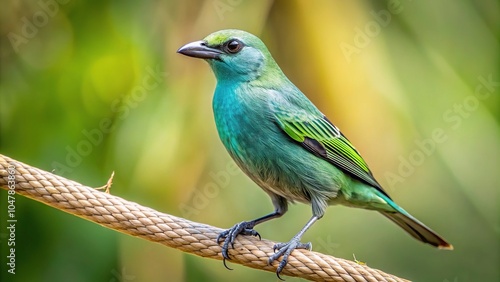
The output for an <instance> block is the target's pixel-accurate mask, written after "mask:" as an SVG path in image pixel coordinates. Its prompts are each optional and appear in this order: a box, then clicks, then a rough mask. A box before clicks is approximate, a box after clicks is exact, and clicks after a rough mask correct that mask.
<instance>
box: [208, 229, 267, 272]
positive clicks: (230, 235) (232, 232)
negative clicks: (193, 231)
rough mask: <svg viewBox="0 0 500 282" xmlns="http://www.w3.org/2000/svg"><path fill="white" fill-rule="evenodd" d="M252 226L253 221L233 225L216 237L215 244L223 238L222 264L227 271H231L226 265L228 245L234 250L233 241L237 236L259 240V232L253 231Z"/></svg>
mask: <svg viewBox="0 0 500 282" xmlns="http://www.w3.org/2000/svg"><path fill="white" fill-rule="evenodd" d="M254 226H255V222H253V221H243V222H240V223H237V224H235V225H234V226H233V227H231V228H229V229H228V230H225V231H222V232H221V233H220V234H219V236H217V244H219V242H220V241H221V239H222V238H225V239H224V244H222V258H223V260H222V262H223V263H224V266H225V267H226V268H227V269H231V268H229V267H227V265H226V259H228V260H230V259H231V258H230V257H229V254H228V250H229V245H231V247H232V248H233V249H234V241H235V240H236V237H237V236H238V235H239V234H242V235H252V236H257V237H259V240H260V239H261V238H260V234H259V232H257V231H255V230H254V229H253V227H254Z"/></svg>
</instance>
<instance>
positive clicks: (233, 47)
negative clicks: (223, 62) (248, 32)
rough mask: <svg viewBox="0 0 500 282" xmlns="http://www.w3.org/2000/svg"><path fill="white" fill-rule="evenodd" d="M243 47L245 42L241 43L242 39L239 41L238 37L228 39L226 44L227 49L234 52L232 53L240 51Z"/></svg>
mask: <svg viewBox="0 0 500 282" xmlns="http://www.w3.org/2000/svg"><path fill="white" fill-rule="evenodd" d="M242 48H243V43H241V42H240V41H238V40H236V39H234V40H231V41H228V42H227V43H226V44H225V45H224V49H225V51H227V52H229V53H232V54H235V53H238V52H239V51H240V50H241V49H242Z"/></svg>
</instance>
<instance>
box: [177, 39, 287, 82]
mask: <svg viewBox="0 0 500 282" xmlns="http://www.w3.org/2000/svg"><path fill="white" fill-rule="evenodd" d="M177 52H178V53H181V54H183V55H186V56H190V57H195V58H200V59H204V60H206V61H207V62H208V63H209V64H210V66H211V67H212V70H213V71H214V73H215V76H216V78H217V80H218V81H219V82H224V81H225V82H229V81H231V82H237V81H253V80H255V79H257V78H259V77H261V76H263V75H266V74H272V75H273V76H275V75H280V76H281V75H282V73H281V70H280V69H279V67H278V65H277V64H276V62H275V61H274V59H273V58H272V56H271V54H270V53H269V51H268V50H267V47H266V45H264V43H263V42H262V41H261V40H260V39H259V38H258V37H257V36H255V35H253V34H250V33H248V32H245V31H241V30H236V29H227V30H221V31H217V32H214V33H212V34H210V35H208V36H207V37H205V38H204V39H203V40H200V41H195V42H191V43H188V44H186V45H184V46H182V47H181V48H180V49H179V50H178V51H177Z"/></svg>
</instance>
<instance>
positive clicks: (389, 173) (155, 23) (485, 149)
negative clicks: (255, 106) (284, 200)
mask: <svg viewBox="0 0 500 282" xmlns="http://www.w3.org/2000/svg"><path fill="white" fill-rule="evenodd" d="M499 11H500V7H499V4H498V2H497V1H493V0H490V1H472V0H469V1H466V0H463V1H449V0H448V1H411V0H401V1H398V0H390V1H376V2H375V1H373V2H372V1H361V0H358V1H264V0H258V1H243V0H209V1H195V0H187V1H167V0H165V1H116V0H115V1H110V0H107V1H106V0H105V1H76V0H73V1H72V0H64V1H63V0H61V1H55V0H41V1H38V0H33V1H16V0H7V1H4V3H3V5H2V9H1V10H0V17H1V27H0V28H1V38H2V40H1V41H0V56H1V57H0V59H1V66H0V126H1V131H0V132H1V139H0V141H1V143H0V152H1V153H2V154H5V155H8V156H11V157H13V158H15V159H18V160H21V161H24V162H26V163H28V164H31V165H34V166H37V167H40V168H43V169H45V170H52V169H54V170H55V173H58V174H62V175H64V176H66V177H68V178H70V179H74V180H77V181H79V182H81V183H84V184H87V185H90V186H96V187H97V186H101V185H103V184H104V183H105V182H106V181H107V179H108V177H109V175H110V173H111V171H115V173H116V176H115V179H114V185H113V187H112V190H111V192H112V193H113V194H115V195H119V196H122V197H124V198H126V199H128V200H131V201H136V202H139V203H141V204H143V205H147V206H151V207H152V208H155V209H159V210H161V211H165V212H168V213H172V214H175V215H179V216H184V217H187V218H189V219H192V220H196V221H201V222H205V223H208V224H212V225H216V226H221V227H229V226H231V225H232V224H234V223H235V222H238V221H241V220H247V219H252V218H255V217H258V216H261V215H263V214H265V213H268V212H270V211H271V209H272V206H271V203H270V201H269V200H268V199H267V196H266V195H265V193H262V192H261V191H260V190H259V189H258V188H257V187H256V185H255V184H253V183H252V182H251V181H250V180H249V179H247V178H246V176H244V175H243V174H242V173H241V172H240V171H238V170H237V169H235V168H234V164H233V163H232V161H231V160H230V158H229V157H228V155H227V154H226V152H225V150H224V148H223V147H222V145H221V144H220V142H219V140H218V137H217V135H216V130H215V126H214V122H213V118H212V113H211V98H212V92H213V89H214V86H215V79H214V77H213V75H212V73H211V71H210V70H209V67H208V66H207V65H206V64H205V63H204V62H202V61H200V60H194V59H190V58H186V57H183V56H180V55H178V54H176V52H175V51H176V50H177V48H178V47H180V46H181V45H183V44H185V43H187V42H190V41H194V40H199V39H201V38H203V37H204V36H206V35H207V34H209V33H211V32H213V31H216V30H219V29H224V28H239V29H244V30H247V31H250V32H252V33H255V34H257V35H259V36H261V38H262V39H263V40H264V42H265V43H266V44H267V46H268V47H269V49H270V50H271V53H272V54H273V55H274V57H275V59H276V60H277V61H278V63H279V65H280V66H281V67H282V69H283V70H284V72H285V73H286V74H287V75H288V76H289V78H290V79H291V80H292V81H293V82H294V83H296V84H297V86H299V88H300V89H302V90H303V92H304V93H306V95H307V96H308V97H309V98H310V99H311V100H313V101H314V102H315V103H316V104H317V105H318V107H319V108H320V109H321V110H322V111H323V112H324V113H325V114H326V115H327V116H329V117H330V119H331V120H332V121H334V122H335V123H336V124H337V125H338V126H339V127H340V128H341V129H342V130H343V132H344V133H345V134H346V135H347V136H348V137H349V138H350V139H351V141H352V142H353V143H354V144H355V145H356V146H357V148H358V149H359V151H361V153H362V154H363V156H364V157H365V159H366V160H367V162H368V163H369V164H370V166H371V168H372V170H373V171H374V173H375V176H376V177H377V178H378V179H379V181H380V182H381V183H382V185H383V186H384V187H386V189H387V191H388V192H389V194H391V195H392V196H393V198H394V199H395V200H396V201H397V202H398V203H399V204H400V205H401V206H403V207H404V208H405V209H406V210H408V211H410V212H411V213H412V214H413V215H415V216H416V217H417V218H419V219H420V220H422V221H423V222H425V223H426V224H428V225H429V226H430V227H432V228H433V229H435V230H436V231H438V232H439V233H440V234H442V235H443V236H444V237H445V238H447V239H448V240H449V241H450V242H451V243H453V245H454V246H455V250H454V251H452V252H445V251H438V250H435V249H432V248H431V247H429V246H425V245H422V244H420V243H418V242H416V241H415V240H414V239H412V238H410V237H409V236H407V235H406V234H405V233H404V232H403V231H401V230H399V228H397V227H396V226H395V225H394V224H392V223H390V222H389V221H387V220H386V219H384V218H383V217H381V216H380V215H379V214H377V213H375V212H368V211H362V210H354V209H348V208H344V207H331V208H329V209H328V211H327V214H326V216H325V217H324V218H323V219H322V220H321V221H319V222H318V223H317V224H316V225H315V226H314V227H313V228H312V229H311V230H310V231H308V233H306V235H305V237H304V240H308V241H312V242H313V246H314V249H315V250H317V251H322V252H326V253H329V254H332V255H335V256H338V257H343V258H352V254H353V253H354V254H355V255H356V258H358V259H359V260H362V261H364V262H367V263H368V265H370V266H372V267H376V268H380V269H382V270H384V271H387V272H390V273H393V274H396V275H400V276H402V277H406V278H409V279H413V280H416V281H496V280H498V279H499V277H500V274H499V270H498V265H499V264H500V258H499V252H498V250H499V247H500V246H499V237H500V236H499V232H500V221H499V211H498V200H499V197H498V190H499V188H500V187H499V186H500V178H499V176H498V170H499V167H500V152H499V145H500V130H499V129H500V128H499V122H500V107H499V93H500V73H499V65H500V64H499V63H500V60H499V39H500V38H499V26H500V15H499ZM0 196H1V197H0V201H1V202H0V207H1V211H0V214H1V223H0V226H1V228H2V229H1V230H0V237H1V239H2V241H1V244H0V248H1V257H0V262H1V268H0V269H1V270H2V273H1V274H0V275H1V277H2V281H256V279H264V280H274V279H276V278H275V276H274V275H273V274H272V273H266V272H261V271H257V270H252V269H247V268H244V267H239V266H237V265H231V266H232V267H234V268H235V270H234V271H228V270H226V269H225V268H224V267H223V266H222V263H221V262H218V261H211V260H206V259H201V258H198V257H194V256H191V255H185V254H182V253H181V252H179V251H176V250H170V249H167V248H165V247H161V246H159V245H156V244H153V243H150V242H146V241H143V240H140V239H136V238H132V237H129V236H126V235H122V234H118V233H116V232H113V231H110V230H107V229H105V228H102V227H101V226H98V225H96V224H92V223H89V222H86V221H85V220H82V219H79V218H76V217H74V216H70V215H67V214H65V213H63V212H60V211H57V210H54V209H52V208H49V207H46V206H44V205H42V204H40V203H37V202H34V201H32V200H28V199H25V198H23V197H20V196H19V197H17V198H16V216H17V219H18V223H17V225H16V258H17V260H16V262H17V265H16V275H15V276H12V275H10V274H7V273H6V258H5V257H6V255H7V251H6V241H5V240H6V238H7V236H8V233H6V228H5V224H6V221H5V218H6V206H7V205H6V204H5V203H6V192H5V191H3V190H2V191H0ZM309 216H310V208H309V207H307V206H305V205H295V206H292V208H291V210H290V211H289V213H288V214H287V215H285V216H284V217H283V218H281V219H278V220H275V221H271V222H269V223H266V224H263V225H262V226H259V227H258V230H259V232H260V233H261V234H262V235H263V236H264V237H266V238H269V239H273V240H277V241H286V240H289V239H290V238H291V236H293V235H294V234H295V233H296V232H297V231H298V230H299V229H300V228H301V227H302V225H303V224H304V223H305V222H306V221H307V219H308V218H309ZM297 280H298V279H292V278H288V279H287V281H297Z"/></svg>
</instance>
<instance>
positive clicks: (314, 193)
mask: <svg viewBox="0 0 500 282" xmlns="http://www.w3.org/2000/svg"><path fill="white" fill-rule="evenodd" d="M178 53H181V54H183V55H186V56H191V57H195V58H200V59H204V60H206V61H207V62H208V64H209V65H210V67H211V68H212V70H213V72H214V74H215V77H216V78H217V86H216V88H215V94H214V98H213V111H214V116H215V123H216V126H217V130H218V133H219V137H220V139H221V140H222V143H223V144H224V146H225V147H226V149H227V151H228V152H229V154H230V155H231V157H232V158H233V159H234V161H235V162H236V163H237V164H238V166H239V167H240V168H241V169H242V170H243V171H244V172H245V173H246V174H247V175H248V176H249V177H250V178H251V179H252V180H253V181H254V182H255V183H256V184H257V185H259V186H260V187H261V188H262V189H263V190H264V191H265V192H266V193H267V194H268V195H269V197H271V200H272V203H273V205H274V212H272V213H270V214H268V215H265V216H263V217H260V218H257V219H254V220H250V221H243V222H240V223H237V224H235V225H234V226H233V227H232V228H230V229H228V230H226V231H224V232H222V233H221V234H220V235H219V237H218V241H220V240H222V239H223V240H224V243H223V245H222V256H223V258H224V260H225V259H229V255H228V249H229V246H230V245H231V246H232V245H233V242H234V241H235V239H236V237H237V236H238V235H239V234H242V235H254V236H259V234H258V233H257V231H255V230H254V227H255V226H256V225H257V224H260V223H263V222H265V221H268V220H270V219H273V218H277V217H280V216H282V215H283V214H285V213H286V211H287V209H288V203H293V202H301V203H305V204H310V205H311V207H312V217H311V219H310V220H309V221H308V222H307V223H306V224H305V226H304V227H303V228H302V229H301V230H300V231H299V232H298V233H297V234H296V235H295V236H294V237H293V238H292V239H291V240H290V241H289V242H288V243H278V244H276V245H275V246H274V250H275V253H274V254H273V255H272V256H270V257H269V263H270V264H272V262H273V261H275V260H277V259H278V258H280V257H281V256H283V258H282V260H281V262H280V263H279V264H278V266H277V270H276V273H277V274H278V277H279V273H280V272H281V271H282V270H283V268H284V267H285V266H286V264H287V260H288V257H289V255H290V254H291V252H292V251H293V250H294V249H297V248H303V249H309V250H310V249H311V243H302V242H301V237H302V235H304V233H305V232H306V231H307V229H309V228H310V227H311V226H312V225H313V224H314V223H315V222H316V221H317V220H318V219H320V218H322V217H323V215H324V214H325V211H326V208H327V207H328V206H329V205H334V204H342V205H346V206H350V207H356V208H364V209H369V210H375V211H378V212H380V213H381V214H383V215H384V216H386V217H387V218H389V219H390V220H391V221H393V222H394V223H396V224H397V225H398V226H400V227H401V228H403V229H404V230H405V231H406V232H408V233H409V234H410V235H411V236H413V237H414V238H416V239H417V240H419V241H422V242H424V243H427V244H430V245H432V246H435V247H437V248H440V249H453V247H452V245H451V244H449V243H448V242H446V240H444V239H443V238H442V237H441V236H439V235H438V234H436V233H435V232H434V231H432V230H431V229H430V228H428V227H427V226H425V225H424V224H422V223H421V222H420V221H418V220H417V219H415V218H414V217H413V216H411V215H410V214H409V213H408V212H406V211H405V210H403V209H402V208H401V207H399V206H398V205H397V204H396V203H394V201H393V200H392V199H391V198H390V197H389V195H388V194H387V192H386V191H384V189H383V188H382V187H381V185H380V184H379V183H378V182H377V180H375V178H374V176H373V174H372V172H371V171H370V169H369V167H368V165H367V164H366V162H365V161H364V160H363V158H362V157H361V156H360V154H359V153H358V151H357V150H356V149H355V148H354V146H353V145H352V144H351V142H349V140H348V139H347V138H346V137H345V136H344V135H343V134H342V132H340V130H339V129H338V128H337V127H336V126H335V125H333V124H332V122H331V121H330V120H329V119H328V118H327V117H326V116H325V115H324V114H323V113H321V112H320V111H319V110H318V108H317V107H316V106H315V105H314V104H313V103H312V102H311V101H310V100H309V99H308V98H307V97H306V96H305V95H304V94H303V93H302V92H301V91H300V90H299V89H298V88H297V87H296V86H295V85H294V84H293V83H292V82H291V81H290V80H289V79H288V78H287V77H286V76H285V74H284V73H283V72H282V71H281V69H280V67H279V66H278V65H277V64H276V62H275V61H274V59H273V57H272V56H271V54H270V53H269V51H268V49H267V47H266V46H265V45H264V43H263V42H262V41H261V40H260V39H259V38H258V37H256V36H254V35H252V34H250V33H248V32H245V31H241V30H234V29H229V30H221V31H217V32H214V33H212V34H210V35H208V36H207V37H206V38H205V39H203V40H201V41H196V42H192V43H189V44H186V45H184V46H183V47H181V48H180V49H179V50H178ZM259 237H260V236H259ZM224 263H225V261H224Z"/></svg>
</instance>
